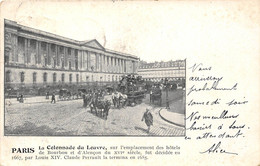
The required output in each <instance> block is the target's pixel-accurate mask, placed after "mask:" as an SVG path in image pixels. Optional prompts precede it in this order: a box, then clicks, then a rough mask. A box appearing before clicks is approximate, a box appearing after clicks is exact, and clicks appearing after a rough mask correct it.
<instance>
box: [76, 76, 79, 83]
mask: <svg viewBox="0 0 260 166" xmlns="http://www.w3.org/2000/svg"><path fill="white" fill-rule="evenodd" d="M76 81H77V84H78V83H79V74H77V75H76Z"/></svg>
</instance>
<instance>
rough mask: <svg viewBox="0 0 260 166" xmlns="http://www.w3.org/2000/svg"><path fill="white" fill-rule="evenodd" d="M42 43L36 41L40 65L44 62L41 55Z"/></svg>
mask: <svg viewBox="0 0 260 166" xmlns="http://www.w3.org/2000/svg"><path fill="white" fill-rule="evenodd" d="M41 46H42V45H41V41H36V47H37V52H38V64H41V62H42V57H41V56H42V53H41Z"/></svg>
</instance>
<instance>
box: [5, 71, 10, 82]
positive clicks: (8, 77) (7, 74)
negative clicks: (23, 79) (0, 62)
mask: <svg viewBox="0 0 260 166" xmlns="http://www.w3.org/2000/svg"><path fill="white" fill-rule="evenodd" d="M5 82H11V71H9V70H8V71H6V73H5Z"/></svg>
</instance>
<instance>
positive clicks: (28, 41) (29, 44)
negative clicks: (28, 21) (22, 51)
mask: <svg viewBox="0 0 260 166" xmlns="http://www.w3.org/2000/svg"><path fill="white" fill-rule="evenodd" d="M27 63H31V40H30V39H27Z"/></svg>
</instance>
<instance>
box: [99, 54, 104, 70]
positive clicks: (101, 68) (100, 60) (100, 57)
mask: <svg viewBox="0 0 260 166" xmlns="http://www.w3.org/2000/svg"><path fill="white" fill-rule="evenodd" d="M99 62H100V63H99V66H100V71H101V72H103V64H102V63H103V56H102V54H99Z"/></svg>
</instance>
